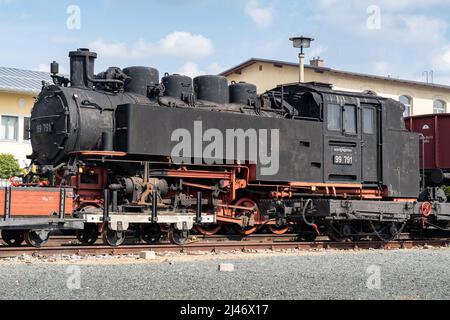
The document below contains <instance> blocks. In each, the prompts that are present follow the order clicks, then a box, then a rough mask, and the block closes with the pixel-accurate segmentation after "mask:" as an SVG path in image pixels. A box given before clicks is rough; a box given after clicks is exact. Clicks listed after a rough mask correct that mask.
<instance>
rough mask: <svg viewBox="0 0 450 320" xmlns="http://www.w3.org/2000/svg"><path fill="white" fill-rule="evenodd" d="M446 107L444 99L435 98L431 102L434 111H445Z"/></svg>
mask: <svg viewBox="0 0 450 320" xmlns="http://www.w3.org/2000/svg"><path fill="white" fill-rule="evenodd" d="M446 109H447V104H446V103H445V102H444V101H441V100H436V101H434V104H433V112H434V113H445V112H446Z"/></svg>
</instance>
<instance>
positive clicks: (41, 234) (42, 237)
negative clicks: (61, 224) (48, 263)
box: [24, 230, 50, 248]
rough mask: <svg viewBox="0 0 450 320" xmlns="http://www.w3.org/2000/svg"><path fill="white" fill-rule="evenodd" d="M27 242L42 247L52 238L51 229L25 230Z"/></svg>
mask: <svg viewBox="0 0 450 320" xmlns="http://www.w3.org/2000/svg"><path fill="white" fill-rule="evenodd" d="M24 238H25V242H26V243H27V244H28V245H29V246H32V247H35V248H41V247H42V246H43V245H45V244H46V243H47V241H48V240H49V239H50V231H46V230H40V231H34V230H28V231H27V232H25V237H24Z"/></svg>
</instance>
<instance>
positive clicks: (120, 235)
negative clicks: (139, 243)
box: [102, 228, 126, 247]
mask: <svg viewBox="0 0 450 320" xmlns="http://www.w3.org/2000/svg"><path fill="white" fill-rule="evenodd" d="M102 238H103V242H104V243H105V244H107V245H109V246H111V247H119V246H121V245H122V244H123V243H124V242H125V238H126V233H125V231H114V230H111V229H109V228H107V229H106V230H104V231H103V234H102Z"/></svg>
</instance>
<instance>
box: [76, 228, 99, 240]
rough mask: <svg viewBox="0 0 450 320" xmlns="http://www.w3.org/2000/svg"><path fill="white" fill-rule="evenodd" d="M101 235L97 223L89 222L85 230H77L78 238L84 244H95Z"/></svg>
mask: <svg viewBox="0 0 450 320" xmlns="http://www.w3.org/2000/svg"><path fill="white" fill-rule="evenodd" d="M99 236H100V233H99V232H98V227H97V225H96V224H92V223H87V224H85V225H84V229H83V230H78V231H77V239H78V241H80V242H81V243H82V244H84V245H93V244H94V243H95V242H96V241H97V240H98V237H99Z"/></svg>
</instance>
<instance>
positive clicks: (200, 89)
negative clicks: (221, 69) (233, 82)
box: [194, 76, 229, 104]
mask: <svg viewBox="0 0 450 320" xmlns="http://www.w3.org/2000/svg"><path fill="white" fill-rule="evenodd" d="M194 90H195V95H196V98H197V100H206V101H211V102H214V103H217V104H225V103H228V99H229V96H228V80H227V78H225V77H220V76H200V77H197V78H195V79H194Z"/></svg>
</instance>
